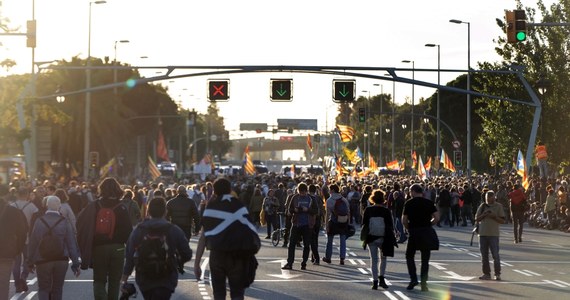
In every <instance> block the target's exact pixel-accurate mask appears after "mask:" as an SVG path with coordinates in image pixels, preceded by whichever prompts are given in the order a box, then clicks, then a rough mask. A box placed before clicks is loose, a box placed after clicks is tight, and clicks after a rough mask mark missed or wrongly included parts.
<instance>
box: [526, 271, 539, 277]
mask: <svg viewBox="0 0 570 300" xmlns="http://www.w3.org/2000/svg"><path fill="white" fill-rule="evenodd" d="M524 271H525V272H527V273H529V274H532V275H534V276H542V275H541V274H538V273H535V272H533V271H530V270H524Z"/></svg>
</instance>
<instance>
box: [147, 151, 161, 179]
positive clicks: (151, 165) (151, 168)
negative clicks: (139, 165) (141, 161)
mask: <svg viewBox="0 0 570 300" xmlns="http://www.w3.org/2000/svg"><path fill="white" fill-rule="evenodd" d="M148 172H149V173H150V176H151V177H152V180H156V179H157V178H158V177H160V170H159V169H158V167H157V166H156V163H155V162H154V160H152V158H151V157H150V156H149V157H148Z"/></svg>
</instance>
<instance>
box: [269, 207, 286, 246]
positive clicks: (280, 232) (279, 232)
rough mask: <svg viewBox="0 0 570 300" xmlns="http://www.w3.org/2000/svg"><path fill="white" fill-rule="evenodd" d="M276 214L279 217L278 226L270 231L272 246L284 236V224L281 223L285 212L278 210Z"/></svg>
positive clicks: (277, 243)
mask: <svg viewBox="0 0 570 300" xmlns="http://www.w3.org/2000/svg"><path fill="white" fill-rule="evenodd" d="M277 216H278V217H279V228H278V229H275V230H273V232H271V244H272V245H273V247H277V245H279V242H280V241H281V239H283V238H285V226H284V225H283V219H284V218H285V213H283V212H278V213H277Z"/></svg>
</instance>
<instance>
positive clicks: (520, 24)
mask: <svg viewBox="0 0 570 300" xmlns="http://www.w3.org/2000/svg"><path fill="white" fill-rule="evenodd" d="M515 38H516V40H517V42H524V41H526V13H525V11H524V10H522V9H517V10H515Z"/></svg>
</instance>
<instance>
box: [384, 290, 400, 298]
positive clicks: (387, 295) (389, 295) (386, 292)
mask: <svg viewBox="0 0 570 300" xmlns="http://www.w3.org/2000/svg"><path fill="white" fill-rule="evenodd" d="M384 295H386V297H388V298H390V300H399V299H398V297H396V296H394V295H392V293H390V292H388V291H384Z"/></svg>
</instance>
